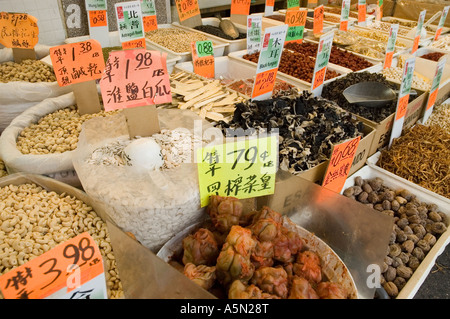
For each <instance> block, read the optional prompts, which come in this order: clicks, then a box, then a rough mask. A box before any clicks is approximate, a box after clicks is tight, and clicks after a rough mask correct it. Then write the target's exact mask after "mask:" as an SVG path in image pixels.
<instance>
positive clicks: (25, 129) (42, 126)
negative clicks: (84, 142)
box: [0, 93, 116, 187]
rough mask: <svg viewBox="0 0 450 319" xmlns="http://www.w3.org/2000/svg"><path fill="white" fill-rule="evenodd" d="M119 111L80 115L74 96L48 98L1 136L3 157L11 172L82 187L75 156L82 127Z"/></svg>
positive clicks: (27, 112)
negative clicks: (75, 171)
mask: <svg viewBox="0 0 450 319" xmlns="http://www.w3.org/2000/svg"><path fill="white" fill-rule="evenodd" d="M115 112H116V111H112V112H104V111H101V112H99V113H95V114H85V115H80V114H79V112H78V110H77V107H76V101H75V97H74V94H73V93H68V94H64V95H61V96H59V97H55V98H51V99H45V100H44V101H42V102H41V103H39V104H37V105H34V106H32V107H30V108H28V109H27V110H26V111H25V112H23V113H22V114H20V115H19V116H17V117H16V118H15V119H14V120H12V122H11V123H10V125H9V126H8V127H7V128H6V129H5V130H4V131H3V133H2V135H1V136H0V154H1V155H0V156H1V158H2V159H3V161H4V162H5V165H6V167H7V168H8V170H9V171H11V172H27V173H35V174H44V175H50V176H52V177H54V178H56V179H58V180H61V181H65V182H66V183H68V184H70V185H72V186H76V187H77V186H79V185H80V184H79V180H78V178H77V177H76V174H75V173H74V170H73V164H72V155H73V150H75V149H76V147H77V142H78V135H79V133H80V131H81V124H82V123H83V122H84V121H86V120H87V119H90V118H92V117H96V116H108V115H109V114H113V113H115Z"/></svg>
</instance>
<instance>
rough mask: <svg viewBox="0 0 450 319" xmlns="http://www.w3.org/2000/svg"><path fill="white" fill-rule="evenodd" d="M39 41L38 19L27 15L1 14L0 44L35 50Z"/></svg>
mask: <svg viewBox="0 0 450 319" xmlns="http://www.w3.org/2000/svg"><path fill="white" fill-rule="evenodd" d="M38 41H39V28H38V25H37V19H36V18H35V17H33V16H31V15H29V14H26V13H10V12H0V44H2V45H4V46H5V47H7V48H17V49H33V48H34V47H35V45H36V44H37V43H38Z"/></svg>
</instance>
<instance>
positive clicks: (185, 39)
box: [145, 28, 214, 53]
mask: <svg viewBox="0 0 450 319" xmlns="http://www.w3.org/2000/svg"><path fill="white" fill-rule="evenodd" d="M145 37H146V38H147V39H149V40H150V41H152V42H155V43H157V44H159V45H161V46H163V47H165V48H167V49H169V50H172V51H175V52H178V53H184V52H191V42H196V41H206V40H208V38H207V37H206V36H205V35H204V34H202V33H198V32H192V31H186V30H181V29H178V28H160V29H156V30H153V31H149V32H147V33H146V34H145ZM213 44H214V43H213Z"/></svg>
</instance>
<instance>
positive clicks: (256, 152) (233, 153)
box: [196, 134, 278, 207]
mask: <svg viewBox="0 0 450 319" xmlns="http://www.w3.org/2000/svg"><path fill="white" fill-rule="evenodd" d="M196 155H197V168H198V180H199V187H200V202H201V207H205V206H207V205H208V204H209V197H210V196H211V195H220V196H232V197H236V198H239V199H245V198H252V197H258V196H264V195H270V194H273V193H274V191H275V174H276V171H277V167H278V135H276V134H273V135H269V136H267V137H260V138H256V137H250V138H246V139H245V140H238V141H236V142H232V143H224V144H218V145H211V146H206V147H203V148H199V149H198V150H197V154H196Z"/></svg>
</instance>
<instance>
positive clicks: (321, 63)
mask: <svg viewBox="0 0 450 319" xmlns="http://www.w3.org/2000/svg"><path fill="white" fill-rule="evenodd" d="M333 37H334V31H330V32H328V33H326V34H324V35H323V36H321V37H320V39H319V45H318V48H317V56H316V62H315V65H314V75H313V79H312V83H311V92H312V93H313V94H314V95H315V96H321V95H322V89H323V82H325V74H326V72H327V67H328V62H329V60H330V54H331V47H332V44H333Z"/></svg>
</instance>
